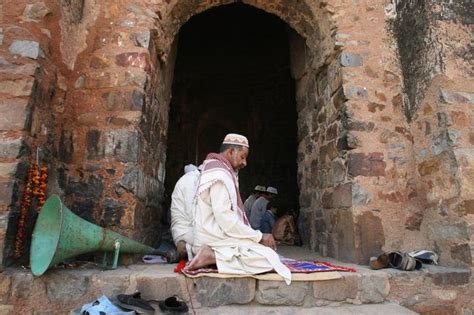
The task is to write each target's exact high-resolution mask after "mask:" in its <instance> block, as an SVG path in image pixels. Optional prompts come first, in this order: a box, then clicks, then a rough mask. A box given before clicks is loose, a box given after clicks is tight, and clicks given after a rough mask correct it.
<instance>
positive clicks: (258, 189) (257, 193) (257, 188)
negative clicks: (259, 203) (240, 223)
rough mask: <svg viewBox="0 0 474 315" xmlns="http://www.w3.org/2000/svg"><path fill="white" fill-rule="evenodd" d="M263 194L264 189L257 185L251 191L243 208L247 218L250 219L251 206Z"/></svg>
mask: <svg viewBox="0 0 474 315" xmlns="http://www.w3.org/2000/svg"><path fill="white" fill-rule="evenodd" d="M264 193H265V187H264V186H260V185H257V186H255V188H254V189H253V193H252V194H251V195H250V196H249V197H248V198H247V200H245V202H244V208H245V215H246V216H247V218H250V212H251V211H252V206H253V204H254V203H255V201H256V200H257V199H258V198H260V197H261V196H262V195H263V194H264Z"/></svg>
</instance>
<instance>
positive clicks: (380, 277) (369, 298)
mask: <svg viewBox="0 0 474 315" xmlns="http://www.w3.org/2000/svg"><path fill="white" fill-rule="evenodd" d="M359 291H360V300H361V301H362V303H382V302H383V301H384V300H385V298H386V297H387V296H388V293H389V292H390V283H389V281H388V276H387V274H385V273H371V274H368V273H367V274H364V275H362V277H361V278H360V280H359Z"/></svg>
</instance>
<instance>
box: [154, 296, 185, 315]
mask: <svg viewBox="0 0 474 315" xmlns="http://www.w3.org/2000/svg"><path fill="white" fill-rule="evenodd" d="M158 305H159V306H160V310H161V311H163V312H164V313H166V314H176V313H187V312H188V310H189V309H188V305H187V304H186V302H184V301H183V300H182V299H180V298H179V297H178V296H176V295H174V296H171V297H169V298H167V299H165V300H164V301H159V302H158Z"/></svg>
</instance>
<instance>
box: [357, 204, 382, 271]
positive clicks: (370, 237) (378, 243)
mask: <svg viewBox="0 0 474 315" xmlns="http://www.w3.org/2000/svg"><path fill="white" fill-rule="evenodd" d="M355 233H356V234H357V235H358V236H359V237H358V239H359V240H360V252H359V253H360V255H359V257H358V258H357V263H359V264H368V263H369V259H370V257H372V256H375V257H377V256H378V255H380V253H381V252H382V246H384V245H385V234H384V229H383V225H382V219H381V218H380V217H378V216H375V215H374V214H373V213H372V212H370V211H366V212H364V213H363V214H362V215H359V216H357V218H356V223H355Z"/></svg>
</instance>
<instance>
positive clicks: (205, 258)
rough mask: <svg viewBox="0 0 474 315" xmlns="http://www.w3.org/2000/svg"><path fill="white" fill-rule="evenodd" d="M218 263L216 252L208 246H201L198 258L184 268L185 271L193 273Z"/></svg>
mask: <svg viewBox="0 0 474 315" xmlns="http://www.w3.org/2000/svg"><path fill="white" fill-rule="evenodd" d="M215 263H216V255H215V254H214V251H213V250H212V249H211V248H210V247H209V246H207V245H203V246H201V248H200V249H199V250H198V252H197V254H196V256H195V257H194V258H193V260H191V262H190V263H189V265H187V266H186V267H185V268H184V271H193V270H196V269H199V268H202V267H204V266H207V265H213V264H215Z"/></svg>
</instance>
